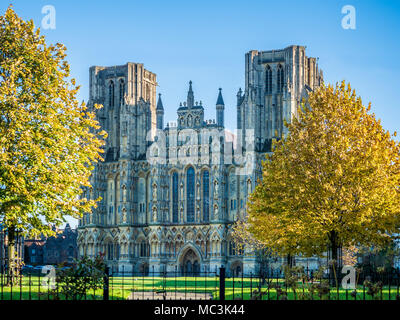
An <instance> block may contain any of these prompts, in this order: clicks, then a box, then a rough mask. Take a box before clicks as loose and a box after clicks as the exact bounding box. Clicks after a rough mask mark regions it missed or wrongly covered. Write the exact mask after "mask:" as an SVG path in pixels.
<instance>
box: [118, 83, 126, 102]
mask: <svg viewBox="0 0 400 320" xmlns="http://www.w3.org/2000/svg"><path fill="white" fill-rule="evenodd" d="M124 96H125V83H124V80H123V79H121V80H120V81H119V104H120V105H122V104H123V103H124Z"/></svg>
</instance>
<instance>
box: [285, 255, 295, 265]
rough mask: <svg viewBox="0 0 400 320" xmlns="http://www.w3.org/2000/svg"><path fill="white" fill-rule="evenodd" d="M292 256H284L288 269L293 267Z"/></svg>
mask: <svg viewBox="0 0 400 320" xmlns="http://www.w3.org/2000/svg"><path fill="white" fill-rule="evenodd" d="M293 260H294V259H293V256H292V255H291V254H288V255H287V256H286V264H287V266H288V267H289V268H291V267H293Z"/></svg>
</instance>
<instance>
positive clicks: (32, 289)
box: [0, 276, 399, 300]
mask: <svg viewBox="0 0 400 320" xmlns="http://www.w3.org/2000/svg"><path fill="white" fill-rule="evenodd" d="M42 280H43V278H40V279H39V277H37V276H31V277H30V278H29V277H27V276H24V277H23V279H22V283H21V284H20V283H18V284H16V285H14V286H13V287H12V288H11V287H7V286H2V287H0V300H10V299H13V300H19V299H22V300H47V299H53V296H51V295H49V294H48V292H49V287H48V286H43V285H40V283H41V282H42ZM274 282H276V280H274ZM278 283H280V284H281V285H282V289H284V290H285V286H284V284H283V280H278ZM257 286H258V280H257V279H250V278H243V281H242V278H235V280H234V281H233V279H232V278H227V279H226V281H225V287H226V289H225V299H226V300H232V299H239V300H241V299H244V300H249V299H251V296H252V294H251V293H252V292H254V290H256V288H257ZM164 291H167V292H172V293H174V292H181V293H185V292H186V293H187V294H189V293H197V294H204V293H209V294H211V295H212V297H213V299H219V279H218V277H207V278H206V277H186V278H185V277H177V278H175V277H173V278H163V277H111V278H110V289H109V294H110V299H111V300H122V299H127V297H128V296H129V295H130V294H133V295H134V296H136V297H137V298H140V295H141V294H142V295H143V292H159V293H161V292H164ZM287 291H288V296H287V298H288V299H290V300H292V299H301V296H302V295H303V294H306V293H307V292H308V290H307V288H304V289H303V288H302V287H301V285H299V289H298V290H297V292H296V296H295V294H294V292H292V291H291V289H290V288H289V289H288V290H287ZM351 291H352V290H348V291H347V292H346V290H344V289H340V290H339V291H337V289H336V288H331V291H330V295H329V296H327V297H325V299H326V298H328V297H329V298H330V299H331V300H334V299H338V296H339V299H341V300H346V299H347V300H355V299H356V300H364V299H365V300H371V299H372V297H371V296H370V295H368V294H367V288H365V290H364V289H363V287H362V286H359V287H358V288H357V295H356V297H355V298H354V297H352V296H351ZM132 292H134V293H132ZM262 292H264V293H265V294H264V295H263V300H276V299H277V292H276V289H268V286H267V284H266V283H265V284H264V285H263V286H262ZM398 295H399V291H398V288H397V287H395V286H391V287H389V286H385V287H384V288H383V290H382V293H380V294H378V296H377V297H376V298H377V299H383V300H389V299H390V300H396V296H398ZM172 296H173V294H172ZM192 297H193V296H192ZM69 298H70V297H69ZM85 298H86V299H88V300H91V299H98V300H101V299H103V289H99V290H96V292H93V291H90V292H87V295H86V297H85ZM60 299H68V297H65V296H60ZM313 299H315V300H319V299H320V298H319V297H318V296H317V294H314V296H313Z"/></svg>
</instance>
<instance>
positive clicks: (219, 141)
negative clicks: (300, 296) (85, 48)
mask: <svg viewBox="0 0 400 320" xmlns="http://www.w3.org/2000/svg"><path fill="white" fill-rule="evenodd" d="M89 77H90V79H89V85H90V92H89V102H88V106H89V107H93V105H94V104H102V105H103V108H101V109H98V110H96V116H97V120H98V121H99V124H100V126H101V127H102V129H104V130H105V131H107V133H108V137H107V140H106V145H105V147H104V154H103V158H104V161H103V162H99V163H98V164H96V166H95V169H94V171H93V174H92V177H91V183H92V188H91V189H90V190H85V194H84V196H85V197H90V198H91V199H97V198H99V197H101V201H100V202H99V203H98V205H97V207H96V208H94V209H93V210H92V212H91V213H88V214H85V215H84V216H83V217H82V219H81V220H80V222H79V227H78V248H79V255H80V256H83V255H87V256H89V257H94V256H95V255H96V254H98V253H100V252H102V253H104V254H105V260H106V263H107V264H108V265H109V266H110V267H111V268H112V269H113V270H114V271H116V272H122V270H124V272H131V271H134V272H140V273H143V274H146V273H148V272H149V271H154V272H161V271H167V272H168V271H173V272H179V273H190V274H199V273H200V272H208V271H215V270H216V269H217V268H219V267H221V266H224V267H226V269H227V272H228V274H229V273H230V274H237V275H240V274H242V273H246V274H248V273H250V272H257V271H258V270H259V267H260V259H259V257H258V254H257V252H254V251H252V249H251V247H250V246H249V247H246V246H245V247H244V248H238V247H236V245H235V243H234V242H233V240H232V226H233V224H234V222H235V221H237V220H239V219H243V218H245V216H246V202H247V198H248V196H249V194H250V193H251V192H252V191H253V190H254V188H255V185H256V182H257V180H258V179H259V178H261V176H262V175H261V161H262V160H264V159H265V154H266V153H268V152H270V151H271V143H272V140H273V139H277V138H279V137H281V136H282V135H285V134H286V133H287V132H286V127H285V126H284V119H286V120H287V121H290V119H291V118H292V117H294V116H296V110H297V106H298V105H299V103H300V101H301V99H302V98H304V97H306V96H307V93H308V92H310V91H312V90H314V88H316V87H317V86H319V85H320V84H321V83H322V80H323V76H322V71H321V70H319V69H318V65H317V60H316V58H310V57H307V56H306V52H305V47H303V46H296V45H295V46H289V47H287V48H285V49H281V50H269V51H255V50H253V51H250V52H248V53H247V54H246V55H245V86H244V90H243V91H242V90H241V89H239V91H238V92H237V104H236V112H237V130H236V131H235V132H234V133H232V132H230V131H228V130H226V129H225V121H224V118H225V117H224V113H225V111H226V110H225V109H226V108H227V109H228V110H232V108H233V106H228V107H226V106H225V104H224V99H223V93H222V89H221V88H220V89H218V88H216V93H215V95H216V103H215V106H213V108H215V114H216V118H215V119H214V120H208V119H205V118H204V110H205V108H206V106H204V105H203V103H202V101H201V100H200V99H198V100H197V99H196V98H195V83H192V81H190V82H189V84H188V92H187V96H186V97H185V99H184V101H183V102H181V103H177V105H178V106H177V111H176V112H177V118H176V121H175V122H170V123H167V124H164V105H163V102H162V96H161V94H159V93H157V92H156V87H157V80H156V74H155V73H153V72H150V71H149V70H147V69H145V68H144V66H143V64H139V63H130V62H128V63H127V64H125V65H121V66H111V67H99V66H94V67H91V68H90V70H89ZM224 94H226V93H224ZM207 107H208V106H207Z"/></svg>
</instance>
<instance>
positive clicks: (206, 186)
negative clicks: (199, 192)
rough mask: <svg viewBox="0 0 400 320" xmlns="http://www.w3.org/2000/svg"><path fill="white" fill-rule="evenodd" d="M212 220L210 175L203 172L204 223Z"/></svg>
mask: <svg viewBox="0 0 400 320" xmlns="http://www.w3.org/2000/svg"><path fill="white" fill-rule="evenodd" d="M209 219H210V173H209V172H208V171H207V170H206V171H203V221H204V222H208V221H209Z"/></svg>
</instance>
